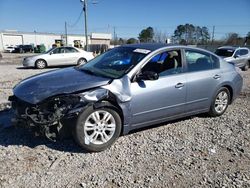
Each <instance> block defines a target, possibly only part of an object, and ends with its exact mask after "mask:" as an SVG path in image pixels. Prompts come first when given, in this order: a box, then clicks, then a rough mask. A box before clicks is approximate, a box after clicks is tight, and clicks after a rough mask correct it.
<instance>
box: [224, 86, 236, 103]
mask: <svg viewBox="0 0 250 188" xmlns="http://www.w3.org/2000/svg"><path fill="white" fill-rule="evenodd" d="M222 87H225V88H227V89H228V91H229V93H230V99H229V100H230V101H229V104H232V102H233V95H234V91H233V87H232V86H230V85H229V84H224V85H222V86H221V88H222Z"/></svg>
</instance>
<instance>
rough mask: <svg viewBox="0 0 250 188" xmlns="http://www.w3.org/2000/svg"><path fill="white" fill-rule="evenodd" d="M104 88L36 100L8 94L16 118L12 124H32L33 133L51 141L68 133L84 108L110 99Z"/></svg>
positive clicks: (26, 125) (29, 125) (30, 126)
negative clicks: (22, 98)
mask: <svg viewBox="0 0 250 188" xmlns="http://www.w3.org/2000/svg"><path fill="white" fill-rule="evenodd" d="M110 97H111V94H110V93H109V91H108V90H106V89H96V90H93V91H88V92H83V93H78V94H66V95H58V96H55V97H51V98H48V99H46V100H44V101H42V102H39V103H37V104H31V103H28V102H25V101H23V100H21V99H19V98H17V97H16V96H11V97H9V100H10V101H11V102H12V108H13V110H14V112H15V116H16V118H15V119H14V120H13V123H14V124H18V125H24V126H25V127H28V128H31V129H32V130H33V131H34V132H35V133H36V135H44V136H45V137H47V138H48V139H49V140H51V141H56V139H57V138H58V137H65V136H67V135H69V134H70V133H71V130H72V126H74V124H75V120H76V118H77V116H78V114H79V113H80V112H82V111H83V110H84V108H86V107H88V106H89V105H92V104H93V103H95V102H97V101H100V100H102V99H104V98H105V99H106V100H109V98H110Z"/></svg>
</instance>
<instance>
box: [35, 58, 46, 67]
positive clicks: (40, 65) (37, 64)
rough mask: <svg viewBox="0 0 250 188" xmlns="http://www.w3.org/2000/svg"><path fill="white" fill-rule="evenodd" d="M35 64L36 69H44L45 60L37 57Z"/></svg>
mask: <svg viewBox="0 0 250 188" xmlns="http://www.w3.org/2000/svg"><path fill="white" fill-rule="evenodd" d="M35 66H36V68H37V69H44V68H45V67H46V62H45V61H44V60H42V59H39V60H37V61H36V64H35Z"/></svg>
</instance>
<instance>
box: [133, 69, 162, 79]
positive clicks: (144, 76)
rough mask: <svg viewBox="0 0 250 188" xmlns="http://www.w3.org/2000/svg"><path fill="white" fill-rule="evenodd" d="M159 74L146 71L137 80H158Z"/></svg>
mask: <svg viewBox="0 0 250 188" xmlns="http://www.w3.org/2000/svg"><path fill="white" fill-rule="evenodd" d="M158 78H159V74H158V73H156V72H153V71H145V72H143V73H140V74H139V75H137V77H136V80H137V81H141V80H158Z"/></svg>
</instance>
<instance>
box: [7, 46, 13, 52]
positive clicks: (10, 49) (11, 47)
mask: <svg viewBox="0 0 250 188" xmlns="http://www.w3.org/2000/svg"><path fill="white" fill-rule="evenodd" d="M14 50H15V47H14V46H8V47H7V48H6V49H5V52H8V53H11V52H13V51H14Z"/></svg>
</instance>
